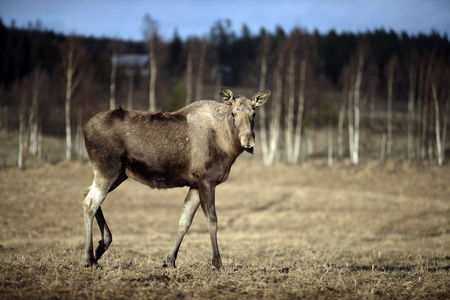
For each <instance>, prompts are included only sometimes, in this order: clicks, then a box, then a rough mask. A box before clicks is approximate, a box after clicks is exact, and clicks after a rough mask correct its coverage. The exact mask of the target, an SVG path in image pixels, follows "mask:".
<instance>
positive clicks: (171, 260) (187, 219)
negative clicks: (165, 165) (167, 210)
mask: <svg viewBox="0 0 450 300" xmlns="http://www.w3.org/2000/svg"><path fill="white" fill-rule="evenodd" d="M199 205H200V196H199V193H198V189H196V188H191V189H190V190H189V192H188V194H187V195H186V199H185V200H184V205H183V209H182V211H181V217H180V221H179V225H178V233H177V237H176V238H175V241H174V243H173V245H172V248H171V249H170V251H169V255H167V259H166V261H165V262H164V265H163V266H164V267H172V268H175V260H176V259H177V255H178V250H179V249H180V245H181V242H182V241H183V238H184V235H185V234H186V232H187V231H188V230H189V227H190V226H191V224H192V220H193V219H194V215H195V212H196V211H197V209H198V206H199Z"/></svg>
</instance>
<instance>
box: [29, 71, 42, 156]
mask: <svg viewBox="0 0 450 300" xmlns="http://www.w3.org/2000/svg"><path fill="white" fill-rule="evenodd" d="M41 84H42V70H41V69H40V68H39V67H38V68H36V69H35V70H34V72H33V76H32V84H31V85H32V92H31V95H32V96H31V110H30V116H29V119H28V129H29V132H30V148H29V152H30V154H32V155H37V154H38V134H39V128H38V124H39V102H38V100H39V91H40V88H41Z"/></svg>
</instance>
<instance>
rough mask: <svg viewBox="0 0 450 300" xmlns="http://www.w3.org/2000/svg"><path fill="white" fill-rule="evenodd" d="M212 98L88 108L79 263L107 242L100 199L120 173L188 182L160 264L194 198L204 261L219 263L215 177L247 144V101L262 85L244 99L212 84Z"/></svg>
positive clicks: (157, 181)
mask: <svg viewBox="0 0 450 300" xmlns="http://www.w3.org/2000/svg"><path fill="white" fill-rule="evenodd" d="M219 93H220V98H221V99H222V101H223V102H224V103H219V102H216V101H198V102H194V103H192V104H191V105H188V106H186V107H184V108H182V109H180V110H178V111H176V112H173V113H150V112H141V111H133V110H131V111H129V110H125V109H122V108H121V107H119V108H118V109H115V110H112V111H109V112H102V113H99V114H97V115H96V116H94V117H93V118H92V119H91V120H89V122H88V123H87V124H86V126H85V127H84V139H85V144H86V149H87V152H88V154H89V158H90V160H91V163H92V169H93V171H94V182H93V183H92V186H91V187H90V188H89V189H88V190H87V191H86V193H87V195H86V198H85V200H84V202H83V209H84V223H85V226H86V247H85V260H86V266H87V267H90V266H94V265H97V261H98V260H99V259H100V257H101V256H102V254H103V253H104V252H105V251H106V250H107V249H108V247H109V245H110V244H111V242H112V235H111V231H110V230H109V228H108V225H107V224H106V221H105V218H104V216H103V213H102V209H101V207H100V205H101V204H102V202H103V200H105V198H106V195H107V194H108V193H109V192H111V191H112V190H114V189H115V188H116V187H118V186H119V185H120V184H121V183H122V182H123V181H124V180H126V179H127V178H128V177H131V178H133V179H134V180H136V181H138V182H140V183H142V184H146V185H148V186H150V187H152V188H172V187H182V186H188V187H189V188H190V189H189V192H188V194H187V196H186V199H185V200H184V205H183V209H182V213H181V218H180V221H179V228H178V233H177V236H176V239H175V242H174V243H173V246H172V248H171V249H170V251H169V255H168V256H167V259H166V261H165V263H164V266H167V267H175V260H176V258H177V253H178V249H179V248H180V244H181V241H182V240H183V237H184V235H185V234H186V232H187V231H188V229H189V227H190V225H191V223H192V219H193V217H194V214H195V212H196V210H197V208H198V206H199V205H201V207H202V209H203V213H204V214H205V217H206V224H207V226H208V230H209V233H210V236H211V246H212V264H213V267H214V268H216V269H220V268H221V267H222V261H221V259H220V254H219V247H218V245H217V216H216V209H215V188H216V185H218V184H220V183H222V182H224V181H225V180H226V179H227V177H228V174H229V173H230V168H231V165H232V164H233V162H234V161H235V159H236V158H237V157H238V156H239V154H241V153H242V151H244V150H245V151H249V152H252V151H253V146H254V145H255V134H254V132H253V125H254V117H255V113H254V111H255V108H256V107H257V106H260V105H263V104H264V103H265V102H266V101H267V99H268V97H269V95H270V91H260V92H258V93H256V95H254V96H253V97H252V98H251V99H250V100H249V99H247V98H245V97H239V98H235V97H234V96H233V93H232V92H231V90H229V89H227V88H224V87H220V90H219ZM94 216H95V218H96V219H97V223H98V226H99V227H100V232H101V235H102V239H101V240H100V241H99V245H98V247H97V249H96V250H95V254H94V253H93V246H92V223H93V218H94Z"/></svg>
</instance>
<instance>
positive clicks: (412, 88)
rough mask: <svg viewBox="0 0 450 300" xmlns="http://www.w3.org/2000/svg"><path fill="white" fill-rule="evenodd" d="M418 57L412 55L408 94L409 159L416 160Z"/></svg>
mask: <svg viewBox="0 0 450 300" xmlns="http://www.w3.org/2000/svg"><path fill="white" fill-rule="evenodd" d="M415 57H416V55H411V58H410V62H409V92H408V124H407V127H408V128H407V130H408V133H407V136H408V140H407V148H408V159H414V157H415V149H414V129H415V120H416V116H415V107H414V104H415V101H416V88H417V85H416V83H417V69H416V64H417V62H416V59H415Z"/></svg>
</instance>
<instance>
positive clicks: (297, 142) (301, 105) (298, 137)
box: [292, 55, 308, 164]
mask: <svg viewBox="0 0 450 300" xmlns="http://www.w3.org/2000/svg"><path fill="white" fill-rule="evenodd" d="M307 64H308V57H307V56H306V55H305V57H304V58H303V60H302V62H301V65H300V90H299V94H298V110H297V127H296V128H295V136H294V150H293V153H292V155H293V157H292V164H296V163H297V162H298V161H299V159H300V149H301V145H302V144H301V143H302V128H303V111H304V110H305V90H306V66H307Z"/></svg>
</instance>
